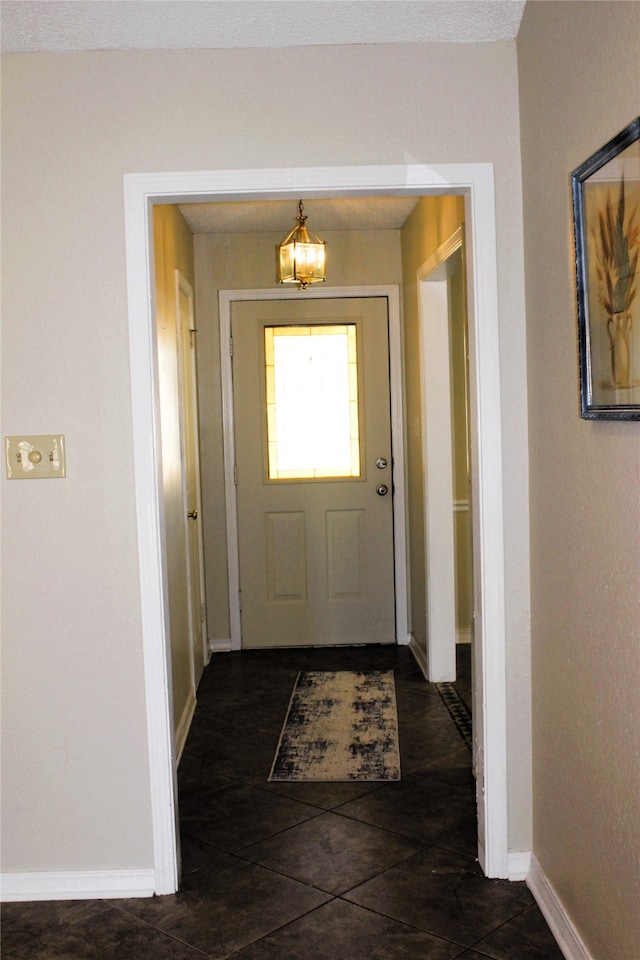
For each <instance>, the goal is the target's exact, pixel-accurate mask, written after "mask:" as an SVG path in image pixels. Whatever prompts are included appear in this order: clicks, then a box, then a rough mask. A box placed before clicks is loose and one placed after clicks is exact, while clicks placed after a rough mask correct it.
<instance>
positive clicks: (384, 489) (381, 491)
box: [376, 483, 389, 497]
mask: <svg viewBox="0 0 640 960" xmlns="http://www.w3.org/2000/svg"><path fill="white" fill-rule="evenodd" d="M376 493H377V494H378V496H379V497H386V495H387V494H388V493H389V487H388V486H387V485H386V483H379V484H378V486H377V487H376Z"/></svg>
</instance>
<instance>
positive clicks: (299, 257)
mask: <svg viewBox="0 0 640 960" xmlns="http://www.w3.org/2000/svg"><path fill="white" fill-rule="evenodd" d="M302 211H303V206H302V200H300V201H299V203H298V216H297V217H296V226H295V227H294V228H293V230H292V231H291V233H288V234H287V236H286V237H285V238H284V240H283V241H282V243H280V244H279V245H278V246H277V247H276V279H277V280H278V283H297V284H298V285H299V286H300V287H302V289H303V290H304V288H305V287H308V286H309V284H310V283H321V282H323V281H324V279H325V277H326V262H325V247H326V241H324V240H320V239H319V238H318V237H316V235H315V234H314V233H311V232H310V231H309V230H307V228H306V227H305V221H306V219H307V218H306V217H305V215H304V213H303V212H302Z"/></svg>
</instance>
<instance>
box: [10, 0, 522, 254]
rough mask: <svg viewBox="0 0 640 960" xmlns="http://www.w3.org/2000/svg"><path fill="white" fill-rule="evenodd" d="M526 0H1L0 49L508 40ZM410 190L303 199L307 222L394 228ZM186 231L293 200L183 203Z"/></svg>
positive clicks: (214, 228)
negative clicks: (396, 194) (370, 195)
mask: <svg viewBox="0 0 640 960" xmlns="http://www.w3.org/2000/svg"><path fill="white" fill-rule="evenodd" d="M524 6H525V0H0V41H1V49H2V51H3V52H4V53H19V52H40V51H42V52H44V51H61V50H141V49H146V50H153V49H191V48H211V49H215V48H223V47H226V48H229V47H238V48H240V47H289V46H308V45H324V44H374V43H434V42H446V43H471V42H484V41H499V40H502V41H511V40H514V39H515V38H516V36H517V34H518V29H519V27H520V21H521V19H522V14H523V11H524ZM415 203H416V199H415V198H413V199H411V198H406V197H403V198H400V199H398V198H392V197H387V198H383V197H374V198H358V199H342V200H328V199H324V200H306V201H305V213H306V214H307V215H308V216H309V224H308V225H309V227H310V228H311V229H313V230H314V231H315V232H317V233H318V234H319V235H320V236H322V233H323V232H325V231H330V230H394V229H399V228H400V227H401V226H402V224H403V223H404V221H405V220H406V218H407V217H408V215H409V213H410V212H411V210H412V209H413V206H414V205H415ZM180 209H181V210H182V213H183V215H184V217H185V219H186V220H187V223H188V224H189V226H190V228H191V230H192V231H193V232H194V233H234V232H242V233H248V232H251V233H253V232H270V231H276V232H278V233H282V235H283V236H284V234H285V233H286V232H287V231H288V230H289V229H291V227H292V226H294V223H295V216H296V213H297V205H296V203H295V202H293V201H291V200H286V201H270V202H254V203H247V202H238V203H209V204H205V203H202V204H186V205H182V206H181V208H180Z"/></svg>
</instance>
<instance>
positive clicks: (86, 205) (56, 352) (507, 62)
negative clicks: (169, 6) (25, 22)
mask: <svg viewBox="0 0 640 960" xmlns="http://www.w3.org/2000/svg"><path fill="white" fill-rule="evenodd" d="M302 69H304V70H305V71H310V72H311V73H313V74H314V75H318V76H322V77H323V78H324V88H323V97H322V99H321V100H320V102H319V103H318V104H317V109H316V110H315V111H314V117H313V122H312V123H308V124H305V127H304V135H302V136H301V134H300V124H299V123H298V122H297V120H295V119H292V118H291V117H289V116H287V115H286V114H285V113H283V111H282V109H281V104H282V103H283V102H285V101H286V96H285V94H286V91H287V86H288V84H289V78H290V77H291V76H292V75H294V74H295V73H296V72H297V71H301V70H302ZM2 73H3V75H2V150H3V162H2V196H3V205H2V234H3V235H2V240H3V258H2V269H3V282H2V298H3V300H2V308H3V320H4V325H3V350H2V361H3V376H2V388H3V405H2V406H3V409H2V413H3V433H4V434H18V433H21V432H24V433H41V432H42V433H46V432H62V433H64V434H65V435H66V439H67V449H68V470H67V473H68V475H67V478H66V479H65V480H56V481H38V482H37V483H29V482H21V483H19V482H15V481H7V480H6V479H4V478H3V479H2V495H3V504H2V506H3V514H4V516H3V525H4V526H3V548H4V556H5V559H7V561H8V562H7V563H6V572H5V573H4V576H3V584H2V586H3V637H2V640H3V650H4V652H3V683H4V684H5V688H4V690H5V692H4V696H3V709H4V722H3V735H4V736H5V737H6V742H5V745H4V747H3V763H4V775H3V790H4V815H3V829H4V830H5V832H6V838H5V841H4V869H5V870H8V871H12V870H13V871H20V870H31V871H38V870H50V871H56V870H80V869H90V870H100V869H112V868H120V867H132V868H142V867H148V866H150V865H151V856H152V845H151V832H150V798H149V781H148V770H147V749H146V722H145V702H144V684H143V661H142V640H141V626H140V597H139V589H138V562H137V546H138V545H137V540H136V518H135V509H134V477H133V465H132V432H131V409H130V389H129V350H128V320H127V299H126V274H125V245H124V237H125V228H124V216H123V182H122V176H123V174H125V173H135V172H140V171H142V172H152V171H176V170H201V169H211V168H222V169H224V168H242V169H245V168H251V167H279V168H281V167H286V166H291V165H293V166H314V165H330V166H334V165H348V164H356V165H357V164H386V163H389V164H394V163H400V164H403V163H452V162H460V163H463V162H477V161H492V162H493V163H494V164H495V181H496V218H497V230H498V240H497V243H498V265H499V277H498V282H499V310H500V348H501V367H502V374H503V386H504V393H503V405H504V407H503V412H504V414H505V433H504V446H505V472H504V483H505V502H506V518H505V519H506V536H505V550H506V554H507V564H508V567H507V569H508V571H509V572H508V582H507V588H508V601H507V633H508V637H509V651H510V656H511V658H512V662H511V672H510V675H509V684H510V688H509V698H510V702H511V704H512V706H511V708H510V709H511V712H510V737H512V738H515V741H516V742H523V743H525V744H526V742H527V738H528V729H529V727H528V724H529V721H528V713H527V710H526V708H525V709H524V710H520V708H519V706H518V704H519V702H520V701H521V700H524V702H525V703H526V695H525V697H524V698H522V697H521V696H520V694H521V693H522V690H524V691H525V694H526V685H527V683H528V647H527V638H528V609H529V606H528V592H527V581H528V573H527V554H528V536H527V517H526V503H527V470H528V464H527V450H526V417H525V403H526V390H525V385H524V309H523V302H524V281H523V269H522V233H521V230H522V224H521V181H520V146H519V126H518V122H519V108H518V99H517V64H516V48H515V44H508V43H496V44H492V43H481V44H463V45H460V46H455V45H448V44H441V45H440V44H434V45H429V46H420V45H412V44H406V45H401V46H394V45H383V46H367V45H362V46H354V47H306V48H304V49H294V50H291V49H286V50H284V49H275V50H266V49H261V50H245V51H242V50H240V51H238V50H221V51H207V50H194V51H164V52H154V51H143V52H135V51H129V52H120V53H118V52H92V53H58V54H16V55H7V56H5V57H3V61H2ZM337 104H339V108H338V107H337V106H336V105H337ZM525 755H526V750H525ZM525 766H526V764H525ZM513 770H514V775H513V779H512V780H511V781H510V793H509V804H510V816H511V823H510V843H511V844H512V845H513V846H514V848H515V849H523V848H524V849H526V847H527V844H528V843H529V839H530V837H529V817H528V807H527V796H528V780H527V774H526V770H524V769H522V768H519V767H518V764H517V763H516V765H515V766H514V768H513Z"/></svg>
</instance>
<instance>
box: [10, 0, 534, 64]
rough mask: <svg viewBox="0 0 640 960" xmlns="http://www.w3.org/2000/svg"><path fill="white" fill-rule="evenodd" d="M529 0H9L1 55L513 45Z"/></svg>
mask: <svg viewBox="0 0 640 960" xmlns="http://www.w3.org/2000/svg"><path fill="white" fill-rule="evenodd" d="M524 5H525V2H524V0H2V2H1V3H0V27H1V45H2V50H3V51H4V52H7V53H17V52H28V51H32V52H35V51H46V50H137V49H138V50H140V49H147V50H152V49H189V48H193V47H204V48H220V47H289V46H308V45H321V44H354V43H356V44H360V43H431V42H450V43H471V42H475V41H493V40H514V39H515V38H516V36H517V34H518V29H519V26H520V20H521V18H522V13H523V10H524Z"/></svg>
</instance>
